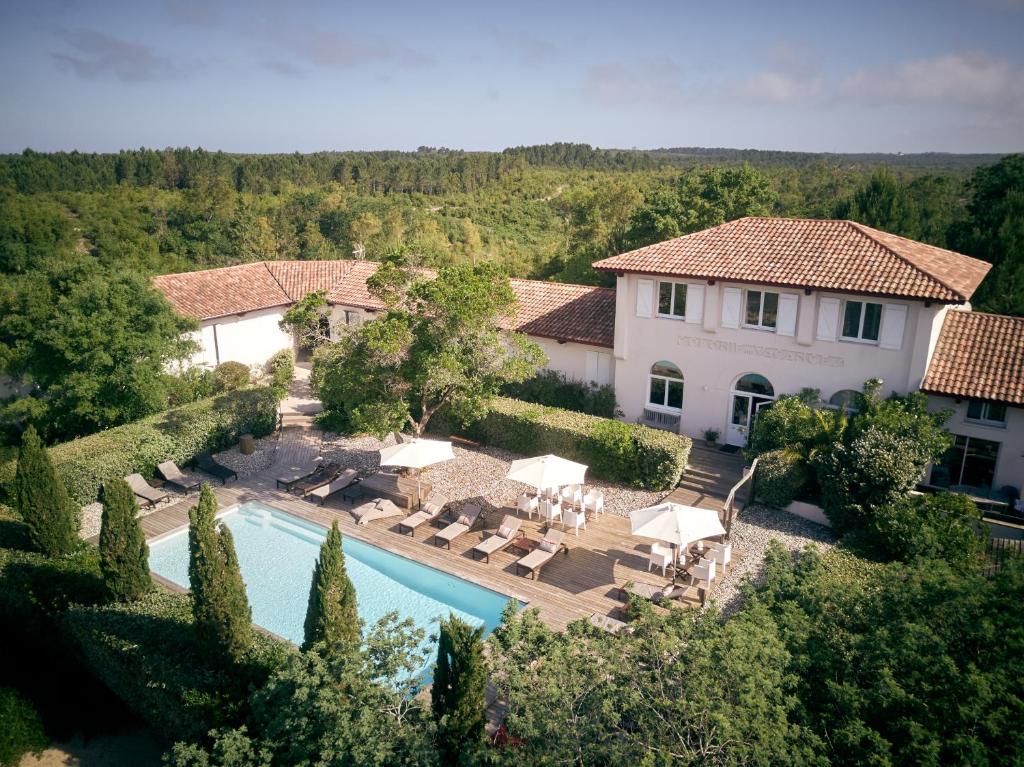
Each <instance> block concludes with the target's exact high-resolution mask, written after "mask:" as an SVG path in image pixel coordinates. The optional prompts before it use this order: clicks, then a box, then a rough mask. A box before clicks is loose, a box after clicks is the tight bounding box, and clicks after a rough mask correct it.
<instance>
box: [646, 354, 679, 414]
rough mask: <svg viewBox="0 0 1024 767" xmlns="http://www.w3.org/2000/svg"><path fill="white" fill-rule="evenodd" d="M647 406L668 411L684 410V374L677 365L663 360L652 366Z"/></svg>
mask: <svg viewBox="0 0 1024 767" xmlns="http://www.w3.org/2000/svg"><path fill="white" fill-rule="evenodd" d="M647 404H649V405H654V406H655V407H660V408H666V409H668V410H682V409H683V373H682V371H681V370H680V369H679V368H678V367H677V366H676V365H673V364H672V363H671V362H666V361H665V360H662V361H660V362H655V363H654V365H652V366H651V377H650V383H649V384H648V388H647Z"/></svg>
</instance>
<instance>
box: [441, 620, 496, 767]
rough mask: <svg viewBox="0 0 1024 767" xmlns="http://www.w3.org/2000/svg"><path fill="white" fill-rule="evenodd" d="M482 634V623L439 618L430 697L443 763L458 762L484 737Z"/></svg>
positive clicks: (484, 689)
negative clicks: (474, 624)
mask: <svg viewBox="0 0 1024 767" xmlns="http://www.w3.org/2000/svg"><path fill="white" fill-rule="evenodd" d="M483 634H484V630H483V627H482V626H477V627H473V626H470V625H469V624H468V623H466V622H465V621H463V620H462V619H460V618H459V617H457V616H455V615H449V616H448V618H446V619H445V620H443V621H441V630H440V632H439V634H438V639H437V665H436V666H435V667H434V684H433V686H432V687H431V688H430V700H431V708H432V710H433V713H434V721H435V722H436V724H437V750H438V754H439V756H440V759H441V763H442V764H445V765H456V764H458V763H459V757H460V756H461V755H464V754H467V753H472V751H473V750H474V749H475V748H476V747H477V746H479V745H480V743H481V741H482V739H483V735H484V726H485V725H486V723H487V719H486V710H487V704H486V701H485V699H484V693H485V692H486V687H487V668H486V666H485V665H484V643H483Z"/></svg>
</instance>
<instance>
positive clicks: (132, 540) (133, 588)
mask: <svg viewBox="0 0 1024 767" xmlns="http://www.w3.org/2000/svg"><path fill="white" fill-rule="evenodd" d="M138 514H139V504H138V503H137V502H136V500H135V493H133V492H132V489H131V487H129V486H128V483H127V482H125V481H124V480H123V479H111V480H107V481H106V482H104V483H103V517H102V519H101V520H100V570H101V571H102V573H103V583H104V585H105V586H106V588H107V593H109V594H110V596H111V598H112V599H115V600H117V601H119V602H131V601H134V600H136V599H139V598H140V597H141V596H142V595H143V594H145V593H146V592H147V591H149V589H150V586H152V580H151V579H150V577H149V547H148V546H147V545H146V536H145V535H143V533H142V528H141V527H140V526H139V519H138Z"/></svg>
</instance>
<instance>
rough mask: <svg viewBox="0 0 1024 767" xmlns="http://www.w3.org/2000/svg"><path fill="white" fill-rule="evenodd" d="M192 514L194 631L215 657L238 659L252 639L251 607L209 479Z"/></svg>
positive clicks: (190, 563) (190, 566)
mask: <svg viewBox="0 0 1024 767" xmlns="http://www.w3.org/2000/svg"><path fill="white" fill-rule="evenodd" d="M188 517H189V528H188V551H189V560H188V580H189V584H191V587H192V613H193V616H194V617H195V623H196V633H197V634H198V635H199V638H200V640H201V641H202V642H203V643H205V645H206V649H207V651H208V652H209V653H210V655H211V656H213V657H217V656H222V657H225V658H226V659H227V660H228V661H229V662H231V663H237V662H238V661H239V660H241V658H242V657H243V656H244V655H245V653H246V652H247V651H248V649H249V646H250V644H251V643H252V612H251V610H250V609H249V601H248V599H247V598H246V594H245V584H244V583H243V582H242V574H241V572H240V570H239V567H238V558H237V557H236V556H235V546H234V542H233V540H232V538H231V531H230V530H228V528H227V526H226V525H225V524H224V523H223V522H221V523H220V524H219V525H218V524H216V517H217V499H216V497H215V496H214V494H213V490H211V489H210V486H209V485H208V484H203V489H202V491H201V492H200V494H199V504H198V505H197V506H193V507H192V508H191V509H190V510H189V513H188ZM215 525H216V526H215Z"/></svg>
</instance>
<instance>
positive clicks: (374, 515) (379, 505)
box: [349, 498, 405, 525]
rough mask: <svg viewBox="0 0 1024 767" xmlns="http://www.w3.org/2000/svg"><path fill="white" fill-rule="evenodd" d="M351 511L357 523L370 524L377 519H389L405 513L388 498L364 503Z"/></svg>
mask: <svg viewBox="0 0 1024 767" xmlns="http://www.w3.org/2000/svg"><path fill="white" fill-rule="evenodd" d="M349 513H350V514H351V515H352V516H353V517H354V518H355V520H356V524H357V525H368V524H369V523H370V522H372V521H373V520H375V519H387V518H388V517H400V516H402V515H403V514H405V512H404V511H402V510H401V509H400V508H398V506H396V505H395V504H394V503H393V502H392V501H389V500H388V499H387V498H378V499H377V500H376V501H370V502H369V503H362V504H360V505H359V506H356V507H355V508H354V509H350V510H349Z"/></svg>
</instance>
